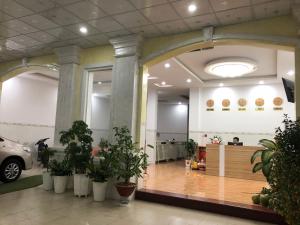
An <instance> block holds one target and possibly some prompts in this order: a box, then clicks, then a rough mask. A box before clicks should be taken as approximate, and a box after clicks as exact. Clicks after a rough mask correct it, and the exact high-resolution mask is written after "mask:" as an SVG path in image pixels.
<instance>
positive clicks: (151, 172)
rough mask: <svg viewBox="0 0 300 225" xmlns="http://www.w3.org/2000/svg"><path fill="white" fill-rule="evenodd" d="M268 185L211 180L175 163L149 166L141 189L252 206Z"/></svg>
mask: <svg viewBox="0 0 300 225" xmlns="http://www.w3.org/2000/svg"><path fill="white" fill-rule="evenodd" d="M266 185H267V183H266V182H263V181H254V180H244V179H236V178H228V177H218V176H208V175H205V172H204V171H199V170H190V169H189V168H185V164H184V161H174V162H165V163H159V164H152V165H150V166H149V167H148V169H147V175H146V176H144V180H143V185H141V187H143V188H145V189H149V190H157V191H165V192H171V193H176V194H184V195H189V196H195V197H204V198H210V199H216V200H221V201H229V202H234V203H243V204H248V205H252V200H251V197H252V195H253V194H254V193H258V192H260V190H261V189H262V187H264V186H266Z"/></svg>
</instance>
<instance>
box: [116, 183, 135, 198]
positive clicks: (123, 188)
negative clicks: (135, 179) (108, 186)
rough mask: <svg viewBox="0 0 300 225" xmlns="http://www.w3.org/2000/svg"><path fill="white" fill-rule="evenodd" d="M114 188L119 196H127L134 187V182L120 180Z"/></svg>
mask: <svg viewBox="0 0 300 225" xmlns="http://www.w3.org/2000/svg"><path fill="white" fill-rule="evenodd" d="M116 188H117V190H118V193H119V195H120V196H121V197H129V196H130V195H131V194H132V192H133V191H134V189H135V188H136V184H135V183H124V182H120V183H117V184H116Z"/></svg>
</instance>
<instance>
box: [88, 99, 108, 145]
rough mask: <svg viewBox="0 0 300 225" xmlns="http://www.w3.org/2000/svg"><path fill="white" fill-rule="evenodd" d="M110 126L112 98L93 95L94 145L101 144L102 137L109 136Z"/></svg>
mask: <svg viewBox="0 0 300 225" xmlns="http://www.w3.org/2000/svg"><path fill="white" fill-rule="evenodd" d="M109 126H110V99H108V98H101V97H98V96H93V97H92V118H91V129H92V131H93V139H94V145H97V144H99V142H100V139H101V138H105V139H107V138H108V135H109Z"/></svg>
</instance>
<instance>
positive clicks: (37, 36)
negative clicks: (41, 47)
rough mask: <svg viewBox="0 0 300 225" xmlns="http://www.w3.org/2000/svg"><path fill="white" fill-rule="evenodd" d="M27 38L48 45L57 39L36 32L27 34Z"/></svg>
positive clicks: (41, 32) (45, 33)
mask: <svg viewBox="0 0 300 225" xmlns="http://www.w3.org/2000/svg"><path fill="white" fill-rule="evenodd" d="M27 36H29V37H31V38H33V39H35V40H37V41H39V42H41V43H50V42H53V41H55V40H56V39H57V37H55V36H52V35H50V34H48V33H47V32H44V31H38V32H34V33H30V34H27Z"/></svg>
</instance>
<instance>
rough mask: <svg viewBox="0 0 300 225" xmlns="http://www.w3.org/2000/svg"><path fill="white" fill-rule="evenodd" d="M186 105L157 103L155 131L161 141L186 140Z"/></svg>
mask: <svg viewBox="0 0 300 225" xmlns="http://www.w3.org/2000/svg"><path fill="white" fill-rule="evenodd" d="M187 119H188V106H187V105H185V104H182V105H178V104H166V103H158V111H157V131H158V132H159V133H160V137H159V138H158V139H159V140H161V141H165V140H172V139H173V138H174V139H175V140H176V141H186V138H187V122H188V121H187Z"/></svg>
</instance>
